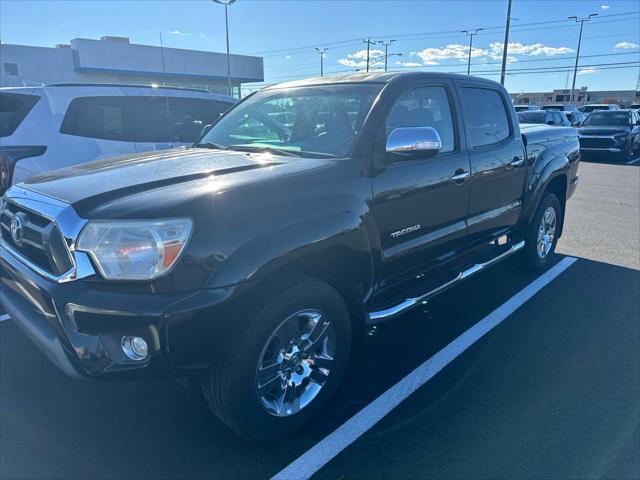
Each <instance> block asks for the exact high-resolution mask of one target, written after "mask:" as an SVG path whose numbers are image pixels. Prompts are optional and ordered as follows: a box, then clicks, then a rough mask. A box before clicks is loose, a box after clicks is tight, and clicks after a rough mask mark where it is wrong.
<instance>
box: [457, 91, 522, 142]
mask: <svg viewBox="0 0 640 480" xmlns="http://www.w3.org/2000/svg"><path fill="white" fill-rule="evenodd" d="M461 91H462V105H463V106H464V111H465V116H466V118H467V131H468V132H469V137H470V139H471V146H472V147H483V146H486V145H492V144H494V143H498V142H501V141H502V140H505V139H507V138H509V136H510V135H511V128H510V125H509V117H508V116H507V110H506V108H505V105H504V102H503V101H502V96H501V95H500V93H499V92H497V91H495V90H490V89H486V88H473V87H465V88H462V89H461Z"/></svg>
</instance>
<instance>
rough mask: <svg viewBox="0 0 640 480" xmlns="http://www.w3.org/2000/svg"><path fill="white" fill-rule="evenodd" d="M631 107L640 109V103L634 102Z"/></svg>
mask: <svg viewBox="0 0 640 480" xmlns="http://www.w3.org/2000/svg"><path fill="white" fill-rule="evenodd" d="M629 108H630V109H631V110H640V103H632V104H631V105H630V106H629Z"/></svg>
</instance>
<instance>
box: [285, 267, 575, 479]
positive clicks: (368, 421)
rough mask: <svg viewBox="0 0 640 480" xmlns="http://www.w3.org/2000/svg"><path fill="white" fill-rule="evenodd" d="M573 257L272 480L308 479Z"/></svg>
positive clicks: (484, 320) (447, 347)
mask: <svg viewBox="0 0 640 480" xmlns="http://www.w3.org/2000/svg"><path fill="white" fill-rule="evenodd" d="M576 260H577V259H576V258H571V257H567V258H565V259H563V260H562V261H560V262H559V263H557V264H556V265H555V266H554V267H553V268H551V269H549V270H548V271H547V272H545V273H544V274H542V275H540V276H539V277H538V278H537V279H536V280H534V281H533V282H532V283H530V284H529V285H528V286H526V287H525V288H524V289H522V290H520V292H518V293H517V294H515V295H514V296H513V297H511V298H510V299H509V300H507V301H506V302H505V303H504V304H502V305H501V306H500V307H498V308H497V309H495V310H494V311H493V312H491V313H490V314H489V315H487V316H486V317H485V318H483V319H482V320H480V321H479V322H478V323H476V324H475V325H474V326H473V327H471V328H470V329H468V330H467V331H466V332H464V333H463V334H462V335H460V336H459V337H458V338H456V339H455V340H454V341H453V342H451V343H450V344H449V345H447V346H446V347H444V348H443V349H442V350H440V351H439V352H438V353H436V354H435V355H434V356H433V357H431V358H430V359H429V360H427V361H425V362H424V363H423V364H422V365H420V366H419V367H418V368H416V369H415V370H414V371H413V372H411V373H410V374H409V375H407V376H406V377H404V378H403V379H402V380H400V381H399V382H398V383H396V384H395V385H394V386H393V387H391V388H389V389H388V390H387V391H386V392H384V393H383V394H382V395H380V396H379V397H378V398H376V399H375V400H374V401H373V402H371V403H370V404H369V405H367V406H366V407H364V408H363V409H362V410H360V411H359V412H358V413H356V414H355V415H354V416H353V417H351V418H350V419H349V420H347V421H346V422H345V423H344V424H342V425H341V426H340V427H338V428H337V429H336V430H335V431H334V432H333V433H331V434H329V435H328V436H327V437H325V438H324V439H323V440H321V441H320V442H319V443H317V444H316V445H315V446H313V447H312V448H311V449H309V450H307V452H305V453H304V454H303V455H302V456H301V457H299V458H298V459H297V460H295V461H294V462H293V463H291V464H290V465H289V466H287V467H286V468H284V469H283V470H281V471H280V472H279V473H277V474H276V475H275V476H274V477H273V480H293V479H296V480H297V479H307V478H310V477H311V476H312V475H313V474H315V473H316V472H317V471H318V470H320V469H321V468H322V467H323V466H325V465H326V464H327V463H328V462H329V461H331V460H332V459H333V458H334V457H335V456H336V455H338V454H339V453H340V452H342V451H343V450H344V449H345V448H347V447H348V446H349V445H351V444H352V443H353V442H355V441H356V440H357V439H358V438H359V437H360V436H362V435H363V434H364V433H366V432H367V431H368V430H369V429H370V428H372V427H373V426H374V425H375V424H376V423H378V422H379V421H380V420H382V419H383V418H384V417H385V416H386V415H387V414H388V413H389V412H391V411H392V410H393V409H394V408H395V407H397V406H398V405H399V404H400V403H401V402H402V401H404V400H405V399H406V398H407V397H408V396H409V395H411V394H412V393H413V392H415V391H416V390H417V389H418V388H420V387H421V386H423V385H424V384H425V383H426V382H427V381H429V380H430V379H431V378H433V377H434V376H435V375H436V374H437V373H438V372H440V371H441V370H442V369H443V368H444V367H446V366H447V365H448V364H449V363H451V362H452V361H453V360H454V359H455V358H456V357H458V356H459V355H460V354H461V353H463V352H464V351H465V350H466V349H468V348H469V347H470V346H471V345H473V344H474V343H475V342H477V341H478V340H480V338H482V337H483V336H484V335H485V334H486V333H487V332H489V331H490V330H492V329H493V328H494V327H496V326H497V325H499V324H500V323H501V322H502V321H503V320H505V319H506V318H507V317H509V315H511V314H512V313H513V312H515V311H516V310H517V309H518V308H520V307H521V306H522V305H523V304H524V303H525V302H526V301H527V300H529V299H530V298H531V297H533V296H534V295H535V294H536V293H538V292H539V291H540V290H541V289H542V288H544V287H545V286H546V285H548V284H549V283H550V282H551V281H552V280H553V279H554V278H556V277H557V276H558V275H560V274H561V273H562V272H564V271H565V270H566V269H567V268H569V267H570V266H571V265H573V263H574V262H575V261H576Z"/></svg>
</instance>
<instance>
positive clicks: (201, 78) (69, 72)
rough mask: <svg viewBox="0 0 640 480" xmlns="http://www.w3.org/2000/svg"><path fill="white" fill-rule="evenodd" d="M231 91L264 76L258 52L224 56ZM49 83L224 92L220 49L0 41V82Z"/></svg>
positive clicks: (117, 40)
mask: <svg viewBox="0 0 640 480" xmlns="http://www.w3.org/2000/svg"><path fill="white" fill-rule="evenodd" d="M229 60H230V66H231V69H230V70H231V82H232V87H233V93H234V96H236V97H240V96H241V85H242V84H243V83H248V82H262V81H263V80H264V66H263V60H262V58H261V57H254V56H247V55H233V54H232V55H230V58H229ZM52 83H126V84H144V85H151V84H156V85H164V86H174V87H182V88H198V89H202V90H207V91H210V92H214V93H221V94H226V93H227V59H226V54H225V53H217V52H204V51H197V50H184V49H177V48H161V47H157V46H150V45H139V44H134V43H130V41H129V39H128V38H126V37H102V39H100V40H91V39H86V38H76V39H73V40H71V43H70V44H65V45H57V46H56V47H55V48H49V47H34V46H28V45H12V44H1V45H0V86H3V87H7V86H12V87H14V86H29V85H41V84H52Z"/></svg>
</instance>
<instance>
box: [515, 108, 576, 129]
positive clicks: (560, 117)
mask: <svg viewBox="0 0 640 480" xmlns="http://www.w3.org/2000/svg"><path fill="white" fill-rule="evenodd" d="M517 115H518V122H520V123H521V124H523V123H533V124H535V123H538V124H540V123H544V124H546V125H554V126H557V127H570V126H571V122H570V121H569V120H568V119H567V116H566V115H565V114H564V112H560V111H558V110H528V111H526V112H518V113H517Z"/></svg>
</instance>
